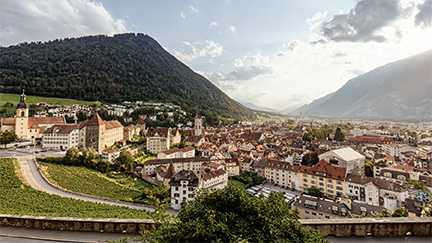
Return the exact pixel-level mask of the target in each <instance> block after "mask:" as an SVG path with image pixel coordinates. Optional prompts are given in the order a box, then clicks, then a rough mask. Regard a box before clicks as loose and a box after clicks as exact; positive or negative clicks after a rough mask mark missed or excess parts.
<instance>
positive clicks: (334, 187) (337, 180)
mask: <svg viewBox="0 0 432 243" xmlns="http://www.w3.org/2000/svg"><path fill="white" fill-rule="evenodd" d="M345 175H346V169H345V168H343V167H338V166H335V165H331V164H329V163H328V162H327V161H325V160H320V161H319V162H318V163H317V164H316V165H313V166H312V167H308V166H303V165H302V166H300V169H299V182H300V188H301V190H302V191H307V189H308V188H311V187H315V188H318V189H319V190H320V191H321V193H323V194H324V195H325V196H327V197H329V198H336V197H342V196H344V195H345Z"/></svg>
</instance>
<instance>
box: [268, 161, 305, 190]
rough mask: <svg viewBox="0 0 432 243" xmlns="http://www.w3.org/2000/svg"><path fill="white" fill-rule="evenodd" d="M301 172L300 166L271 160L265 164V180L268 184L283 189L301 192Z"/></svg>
mask: <svg viewBox="0 0 432 243" xmlns="http://www.w3.org/2000/svg"><path fill="white" fill-rule="evenodd" d="M299 170H300V166H296V165H292V164H291V163H289V162H284V161H277V160H271V159H269V160H267V161H266V164H265V178H266V181H267V182H270V183H273V184H275V185H278V186H281V187H283V188H290V189H294V190H299V189H300V181H299Z"/></svg>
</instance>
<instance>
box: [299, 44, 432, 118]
mask: <svg viewBox="0 0 432 243" xmlns="http://www.w3.org/2000/svg"><path fill="white" fill-rule="evenodd" d="M300 112H303V113H305V112H307V113H308V115H310V116H319V117H338V118H362V119H398V120H432V50H429V51H427V52H424V53H421V54H418V55H415V56H411V57H409V58H406V59H403V60H399V61H396V62H393V63H390V64H387V65H384V66H381V67H378V68H376V69H374V70H372V71H370V72H368V73H365V74H363V75H360V76H358V77H356V78H353V79H351V80H349V81H348V82H347V83H346V84H345V85H344V86H343V87H342V88H340V89H339V90H338V91H336V92H334V93H331V94H328V95H326V96H324V97H322V98H320V99H317V100H314V101H313V102H312V103H310V104H308V105H304V106H302V107H300V108H298V109H296V110H295V111H293V112H291V113H292V114H299V113H300Z"/></svg>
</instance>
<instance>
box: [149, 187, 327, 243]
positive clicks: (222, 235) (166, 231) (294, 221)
mask: <svg viewBox="0 0 432 243" xmlns="http://www.w3.org/2000/svg"><path fill="white" fill-rule="evenodd" d="M298 219H299V213H298V211H293V210H291V209H290V206H289V204H288V203H287V202H285V197H284V196H283V194H281V193H277V192H272V193H270V195H269V197H268V198H264V197H262V198H257V197H255V196H252V195H250V194H249V193H247V192H246V191H245V190H244V189H241V188H238V187H230V186H229V187H226V188H224V189H220V190H216V191H214V192H213V193H210V192H208V191H206V192H203V193H201V194H199V195H198V196H197V198H196V199H195V200H193V201H190V202H187V203H184V204H183V205H182V209H181V211H180V213H179V214H178V220H177V221H174V222H172V221H171V222H169V221H168V222H167V221H165V222H164V223H162V224H161V225H160V227H159V228H157V229H153V230H150V231H146V232H144V235H143V238H142V239H141V240H142V241H149V239H150V241H152V242H327V240H326V239H324V238H323V236H322V235H321V234H320V233H319V232H318V231H317V230H315V229H312V228H309V227H303V226H302V225H301V224H300V223H299V222H298Z"/></svg>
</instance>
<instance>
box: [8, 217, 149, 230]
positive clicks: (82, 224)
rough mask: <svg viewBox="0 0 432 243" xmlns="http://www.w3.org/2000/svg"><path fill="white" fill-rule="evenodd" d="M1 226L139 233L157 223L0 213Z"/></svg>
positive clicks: (134, 220) (140, 220) (138, 220)
mask: <svg viewBox="0 0 432 243" xmlns="http://www.w3.org/2000/svg"><path fill="white" fill-rule="evenodd" d="M0 225H1V226H15V227H25V228H35V229H51V230H67V231H93V232H110V233H131V234H133V233H139V232H141V231H144V230H148V229H151V228H152V227H155V226H156V225H157V224H156V223H155V222H154V221H153V220H151V219H103V218H68V217H43V216H21V215H8V214H0Z"/></svg>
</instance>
